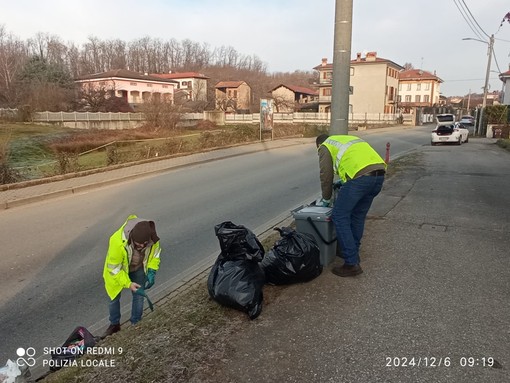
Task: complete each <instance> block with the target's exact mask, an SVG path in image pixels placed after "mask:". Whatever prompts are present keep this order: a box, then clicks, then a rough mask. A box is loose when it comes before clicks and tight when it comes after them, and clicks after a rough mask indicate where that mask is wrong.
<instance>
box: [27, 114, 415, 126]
mask: <svg viewBox="0 0 510 383" xmlns="http://www.w3.org/2000/svg"><path fill="white" fill-rule="evenodd" d="M215 118H216V120H215V121H216V122H217V123H218V124H219V125H223V124H259V123H260V113H252V114H227V113H225V114H224V118H221V119H219V120H218V119H217V117H215ZM210 119H211V112H203V113H183V114H182V115H181V121H182V122H183V124H190V123H193V122H197V121H201V120H210ZM399 119H401V122H402V123H404V124H412V123H413V115H412V114H404V115H399V114H384V113H350V114H349V124H351V125H356V126H358V125H374V124H393V123H395V122H399ZM33 121H34V122H48V123H54V122H59V123H63V124H64V125H66V126H70V127H80V128H90V127H96V128H100V129H117V128H122V127H123V128H133V127H136V126H137V125H139V124H140V122H143V121H145V116H144V114H143V113H121V112H119V113H112V112H106V113H105V112H35V113H34V114H33ZM273 121H274V122H275V123H289V124H293V123H311V124H312V123H314V124H329V123H330V121H331V114H330V113H313V112H308V113H303V112H295V113H274V114H273Z"/></svg>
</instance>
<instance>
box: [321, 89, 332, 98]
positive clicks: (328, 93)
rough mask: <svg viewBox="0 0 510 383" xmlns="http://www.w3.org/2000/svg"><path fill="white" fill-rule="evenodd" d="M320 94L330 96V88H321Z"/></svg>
mask: <svg viewBox="0 0 510 383" xmlns="http://www.w3.org/2000/svg"><path fill="white" fill-rule="evenodd" d="M322 95H323V96H331V88H324V89H322Z"/></svg>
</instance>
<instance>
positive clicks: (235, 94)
mask: <svg viewBox="0 0 510 383" xmlns="http://www.w3.org/2000/svg"><path fill="white" fill-rule="evenodd" d="M234 98H237V90H234Z"/></svg>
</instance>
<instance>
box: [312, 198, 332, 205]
mask: <svg viewBox="0 0 510 383" xmlns="http://www.w3.org/2000/svg"><path fill="white" fill-rule="evenodd" d="M315 206H320V207H330V206H331V200H330V199H324V198H317V201H315Z"/></svg>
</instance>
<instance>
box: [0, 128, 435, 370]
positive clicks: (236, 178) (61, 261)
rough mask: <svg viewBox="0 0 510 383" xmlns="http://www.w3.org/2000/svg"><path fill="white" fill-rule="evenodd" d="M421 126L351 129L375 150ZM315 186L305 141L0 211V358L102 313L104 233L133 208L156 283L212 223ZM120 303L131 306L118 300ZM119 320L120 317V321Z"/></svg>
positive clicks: (303, 197) (209, 240)
mask: <svg viewBox="0 0 510 383" xmlns="http://www.w3.org/2000/svg"><path fill="white" fill-rule="evenodd" d="M430 130H431V129H430V128H429V127H420V128H414V129H405V130H397V131H395V130H384V129H383V130H379V131H377V132H376V131H367V132H358V133H357V135H359V136H362V137H364V138H366V139H367V141H369V142H370V143H371V144H372V145H373V146H374V147H375V148H376V149H377V150H378V151H379V153H380V154H381V155H382V156H383V158H384V156H385V152H386V143H387V142H390V143H391V156H392V157H395V156H398V155H401V154H403V153H406V152H408V151H410V150H412V149H413V148H416V147H418V146H421V145H428V144H429V141H430V136H429V134H430V133H429V132H430ZM318 193H319V180H318V164H317V157H316V149H315V146H314V145H313V143H311V144H310V145H309V146H296V147H287V148H282V149H274V150H270V151H264V152H259V153H252V154H248V155H244V156H240V157H235V158H229V159H222V160H217V161H214V162H210V163H205V164H199V165H193V164H190V165H189V166H187V167H183V168H179V169H176V170H171V171H168V172H165V173H160V174H158V175H157V176H149V177H145V178H140V179H136V180H132V181H129V182H123V183H120V184H117V185H113V186H109V187H102V188H99V189H95V190H90V191H88V192H86V193H81V194H77V195H72V196H68V197H61V198H57V199H52V200H48V201H43V202H39V203H34V204H31V205H26V206H21V207H17V208H14V209H8V210H4V211H2V212H0V216H1V220H0V243H1V244H2V255H3V259H2V263H1V266H0V278H1V280H2V282H3V283H2V285H3V291H2V294H1V295H0V340H1V342H0V344H1V350H0V364H1V363H3V362H2V361H5V360H6V359H7V358H13V357H14V356H15V355H14V353H15V350H16V349H17V348H18V347H35V348H36V349H40V348H42V347H46V346H47V347H51V346H58V345H60V344H61V343H62V342H63V341H64V340H65V338H66V337H67V335H68V334H69V333H70V332H71V331H72V329H74V328H75V327H76V326H77V325H85V326H87V327H90V326H91V325H92V324H95V323H97V322H98V321H105V318H106V317H107V314H108V312H107V296H106V293H105V292H104V288H103V281H102V275H101V274H102V267H103V262H104V256H105V251H106V248H107V244H108V238H109V236H110V235H111V233H113V231H115V230H116V229H117V228H118V227H119V226H120V225H121V224H122V223H123V222H124V220H125V218H126V217H127V216H128V215H129V214H131V213H137V214H138V215H139V216H141V217H146V218H151V219H153V220H155V221H156V224H157V228H158V234H159V236H160V237H161V241H162V247H163V257H162V264H161V269H160V271H159V272H158V275H157V278H156V281H157V285H158V284H159V285H160V286H163V285H164V283H165V282H167V281H169V280H170V279H172V278H174V277H175V276H177V275H178V274H179V273H182V272H184V271H185V270H189V269H190V268H192V267H193V266H194V265H196V264H197V263H198V262H200V261H203V259H204V258H206V257H209V256H211V255H212V254H216V253H218V252H219V246H218V241H217V239H216V237H215V236H214V225H216V224H218V223H221V222H223V221H227V220H228V221H233V222H234V223H237V224H242V225H245V226H247V227H249V228H252V229H253V228H257V227H260V226H263V225H265V224H267V223H268V222H269V221H271V220H272V219H273V218H274V217H276V216H279V215H281V214H285V213H288V212H290V211H291V210H292V209H294V208H295V207H297V206H299V205H300V204H301V203H303V201H311V200H312V199H313V198H315V197H317V196H318ZM124 303H129V299H127V300H126V299H125V300H124ZM123 319H127V318H123Z"/></svg>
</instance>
